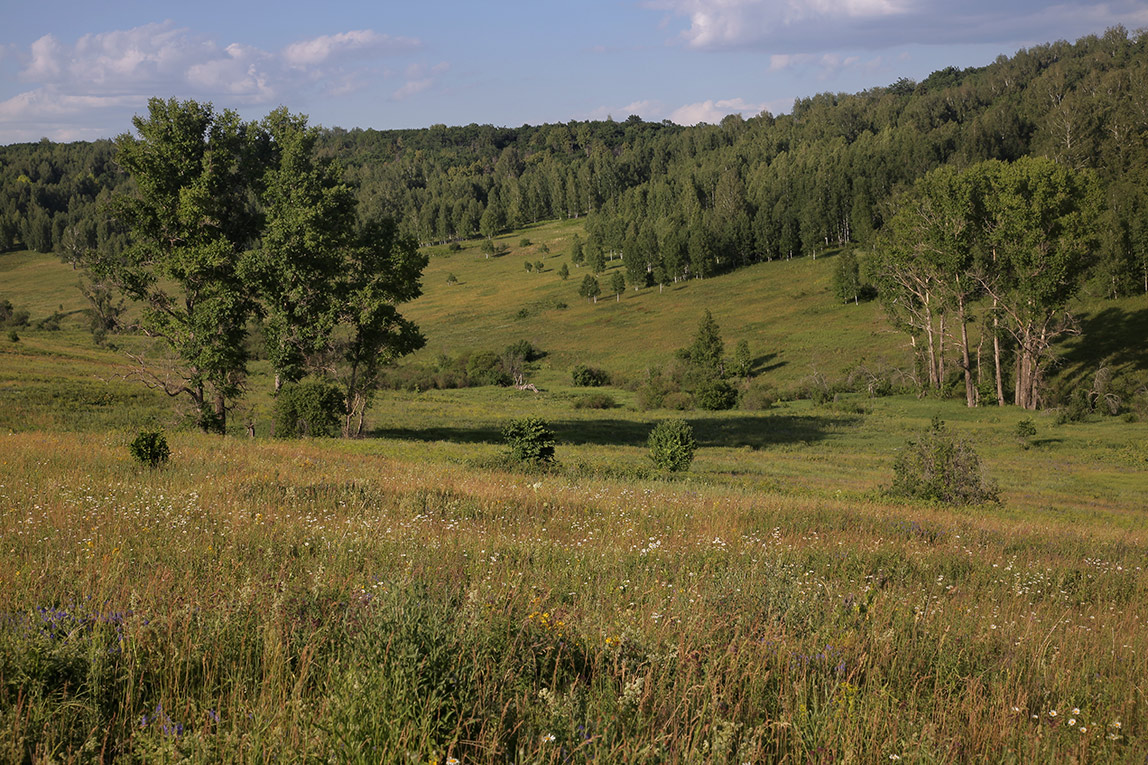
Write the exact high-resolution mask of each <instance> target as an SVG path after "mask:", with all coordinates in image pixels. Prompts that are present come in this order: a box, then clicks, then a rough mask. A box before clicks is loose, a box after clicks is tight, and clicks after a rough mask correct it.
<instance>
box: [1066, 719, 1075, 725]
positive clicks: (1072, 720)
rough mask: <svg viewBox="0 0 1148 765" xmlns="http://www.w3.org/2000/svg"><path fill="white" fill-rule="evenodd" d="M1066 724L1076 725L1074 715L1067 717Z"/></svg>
mask: <svg viewBox="0 0 1148 765" xmlns="http://www.w3.org/2000/svg"><path fill="white" fill-rule="evenodd" d="M1068 724H1069V725H1076V718H1075V717H1070V718H1068Z"/></svg>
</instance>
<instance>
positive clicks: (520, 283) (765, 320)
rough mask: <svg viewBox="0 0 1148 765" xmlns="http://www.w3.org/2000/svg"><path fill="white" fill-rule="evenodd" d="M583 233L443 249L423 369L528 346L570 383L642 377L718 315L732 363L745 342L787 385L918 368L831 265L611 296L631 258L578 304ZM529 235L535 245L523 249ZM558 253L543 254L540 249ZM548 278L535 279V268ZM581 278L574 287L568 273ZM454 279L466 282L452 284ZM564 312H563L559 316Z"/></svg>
mask: <svg viewBox="0 0 1148 765" xmlns="http://www.w3.org/2000/svg"><path fill="white" fill-rule="evenodd" d="M575 233H581V228H580V226H579V225H578V224H577V222H574V221H566V222H559V223H552V224H546V225H541V226H537V227H533V228H530V229H527V230H525V232H522V233H519V234H515V235H513V236H508V237H504V238H503V239H502V240H501V241H503V242H505V243H506V244H507V245H508V246H509V247H510V248H511V251H510V253H509V254H507V255H504V256H502V257H497V258H494V257H492V258H486V257H484V256H483V255H482V254H481V253H480V252H479V248H478V244H477V243H473V244H469V245H467V246H466V247H464V248H463V249H462V250H461V251H459V252H454V253H451V252H448V251H447V250H446V248H434V249H432V250H431V252H432V253H434V254H433V255H432V257H431V258H430V263H429V265H428V266H427V268H426V271H425V272H424V277H423V293H424V294H423V297H421V298H419V299H418V300H417V301H415V302H413V303H412V304H411V305H410V306H408V307H407V310H406V313H407V314H408V315H409V316H410V317H411V318H412V319H414V320H415V321H416V322H417V323H418V324H419V326H420V327H421V328H422V330H423V332H424V333H425V334H426V336H427V347H426V348H425V349H424V350H423V351H421V352H420V353H419V354H417V355H416V356H415V357H414V359H413V361H418V360H420V359H426V358H428V357H431V356H433V355H434V354H438V353H444V352H445V353H458V352H460V351H464V350H470V349H486V348H490V349H495V350H501V349H502V348H503V347H505V346H506V345H507V344H509V343H511V342H513V341H515V340H518V339H520V338H525V339H527V340H530V341H531V342H532V343H534V344H535V345H536V346H537V347H539V348H541V349H542V350H544V351H546V352H547V353H548V354H549V355H548V356H547V358H546V360H545V364H544V371H546V370H549V371H554V372H555V373H556V374H557V373H559V372H561V373H562V374H565V372H566V370H568V369H569V368H570V367H572V366H573V365H574V364H577V363H587V364H593V365H597V366H601V367H603V368H605V369H607V370H608V371H610V372H615V373H621V374H622V375H623V376H627V377H634V376H636V375H639V374H640V373H641V372H642V371H643V370H645V369H647V368H649V367H651V366H657V365H660V364H663V363H665V362H666V361H667V360H669V359H670V358H671V356H672V354H673V352H674V351H675V350H677V349H678V348H680V347H682V346H684V345H687V344H688V343H689V341H690V340H691V339H692V336H693V332H694V329H695V327H696V326H697V323H698V320H699V319H700V318H701V316H702V313H703V312H704V311H705V310H706V309H709V310H710V311H711V312H712V313H713V315H714V318H715V319H716V320H717V322H718V324H719V326H720V327H721V329H722V331H723V339H724V341H725V344H726V353H727V354H728V353H731V352H732V351H733V348H734V345H735V344H736V343H737V342H738V341H739V340H742V339H745V340H746V341H748V342H749V344H750V349H751V351H752V353H753V354H754V356H755V357H756V358H757V361H758V369H759V370H762V371H766V372H767V374H768V375H769V377H770V379H771V380H774V381H776V384H777V385H779V386H782V387H788V386H793V385H796V384H798V383H800V382H801V381H802V380H803V379H805V378H807V377H809V376H810V375H811V374H813V373H815V372H820V373H822V374H824V375H828V376H832V377H837V376H840V375H841V374H842V373H843V371H844V370H845V369H846V368H847V367H849V366H851V365H854V364H856V363H860V362H866V363H869V364H872V365H875V366H878V367H889V366H903V365H905V364H908V363H910V359H909V354H908V353H907V352H905V346H906V341H905V339H904V338H903V337H902V336H900V335H898V334H896V333H894V332H892V331H891V330H890V328H889V326H888V324H887V323H886V321H885V320H884V317H883V315H882V313H881V309H880V307H879V306H878V305H877V304H876V303H862V304H860V305H852V304H850V305H837V304H835V303H834V300H833V298H832V295H831V292H830V288H829V283H830V278H831V272H832V263H833V260H832V257H821V258H817V259H816V260H813V259H795V260H791V261H774V262H767V263H759V264H756V265H754V266H750V267H747V268H743V269H740V270H738V271H735V272H732V273H730V274H725V275H722V276H718V277H715V278H711V279H692V280H683V281H681V282H679V283H677V284H672V285H669V286H667V287H666V288H665V289H664V290H661V291H660V290H659V289H658V287H649V288H645V289H642V290H638V291H635V290H634V289H632V288H631V289H627V290H626V291H625V292H624V293H623V294H622V295H621V298H620V299H617V298H616V296H615V295H614V294H612V293H609V292H608V289H609V288H608V285H609V282H610V276H611V274H612V273H613V272H614V270H616V269H621V268H622V264H621V260H620V259H615V260H613V261H612V262H608V264H607V265H608V268H607V270H606V272H605V273H603V274H600V275H598V280H599V282H600V283H601V284H602V286H603V294H602V295H601V296H600V297H599V298H598V301H597V303H593V302H591V301H588V300H586V299H585V298H581V297H579V296H578V286H579V284H580V283H581V281H582V279H583V277H584V276H585V275H586V274H589V273H591V271H590V269H589V267H586V266H583V267H581V268H579V267H576V266H575V265H574V264H573V263H571V262H570V259H569V257H568V256H567V255H566V254H565V253H566V250H567V247H568V245H569V241H570V239H571V237H572V236H573V235H574V234H575ZM523 236H525V237H527V238H529V239H530V241H531V242H532V244H531V245H530V246H528V247H520V246H519V242H520V240H521V239H522V238H523ZM543 244H545V245H546V246H547V247H549V249H550V254H549V255H547V256H543V255H542V253H541V252H540V250H539V245H543ZM538 260H542V262H543V263H544V265H545V270H544V271H543V272H542V273H538V272H537V271H532V272H529V273H528V272H527V271H526V270H525V267H524V262H526V261H531V262H536V261H538ZM564 263H565V264H567V266H568V268H569V270H570V277H569V279H567V280H565V281H563V280H562V279H561V278H560V277H559V275H558V271H559V269H560V268H561V267H562V265H563V264H564ZM451 274H453V275H454V276H455V277H456V279H457V280H458V283H457V284H448V283H447V280H448V277H449V276H450V275H451ZM560 306H564V307H560Z"/></svg>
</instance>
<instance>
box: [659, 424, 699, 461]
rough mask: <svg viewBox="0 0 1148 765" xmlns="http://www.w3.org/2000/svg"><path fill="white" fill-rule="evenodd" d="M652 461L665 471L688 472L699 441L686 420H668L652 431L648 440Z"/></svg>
mask: <svg viewBox="0 0 1148 765" xmlns="http://www.w3.org/2000/svg"><path fill="white" fill-rule="evenodd" d="M647 444H649V447H650V459H651V460H652V461H653V463H654V464H655V465H657V466H658V467H659V468H661V469H663V470H669V471H670V472H671V473H676V472H678V471H681V470H688V469H689V467H690V463H691V462H693V460H694V450H696V449H697V446H698V444H697V441H695V440H694V429H693V428H691V427H690V425H689V423H687V422H686V421H685V420H666V421H665V422H660V423H658V425H657V426H656V427H655V428H654V429H653V430H651V431H650V437H649V439H648V440H647Z"/></svg>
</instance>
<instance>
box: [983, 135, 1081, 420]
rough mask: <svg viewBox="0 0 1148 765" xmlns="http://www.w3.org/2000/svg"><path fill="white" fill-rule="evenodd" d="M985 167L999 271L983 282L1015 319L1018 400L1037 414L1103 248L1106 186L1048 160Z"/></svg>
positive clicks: (989, 231) (990, 241)
mask: <svg viewBox="0 0 1148 765" xmlns="http://www.w3.org/2000/svg"><path fill="white" fill-rule="evenodd" d="M985 168H986V170H987V174H988V177H989V184H990V188H989V191H988V195H989V198H990V200H991V201H990V203H989V204H988V205H986V217H985V220H986V224H985V230H986V243H987V246H988V247H990V248H991V252H992V254H993V261H994V265H995V267H994V268H993V269H992V270H991V271H985V272H982V276H981V282H982V285H983V286H984V288H985V290H986V291H987V292H988V293H989V294H990V295H992V297H993V299H994V300H996V301H997V302H998V303H999V305H1000V307H1001V310H1002V311H1003V312H1004V313H1005V314H1007V316H1008V318H1009V322H1008V323H1009V330H1010V332H1011V333H1012V335H1013V338H1014V340H1015V341H1016V346H1017V358H1016V371H1015V374H1014V378H1013V379H1014V383H1015V397H1014V402H1015V403H1016V405H1017V406H1021V407H1024V408H1025V409H1035V408H1037V406H1038V405H1039V404H1040V387H1041V383H1042V378H1043V372H1044V368H1045V366H1046V362H1047V358H1048V355H1049V353H1050V351H1051V348H1052V343H1053V341H1054V340H1055V339H1056V338H1057V337H1058V336H1060V335H1062V334H1064V333H1066V332H1069V331H1071V330H1072V329H1073V328H1074V322H1073V321H1072V317H1071V315H1070V314H1069V312H1068V309H1067V305H1068V301H1069V300H1070V299H1071V298H1072V297H1073V296H1075V295H1076V293H1077V291H1078V290H1079V289H1080V286H1081V284H1082V283H1083V280H1084V276H1085V275H1086V273H1087V271H1088V268H1089V266H1090V265H1091V264H1092V261H1093V258H1094V254H1095V252H1096V249H1097V244H1098V233H1097V232H1098V221H1099V217H1100V207H1101V194H1100V189H1099V184H1098V183H1097V181H1096V177H1095V176H1094V175H1093V174H1092V173H1091V172H1089V171H1072V170H1070V169H1068V168H1065V167H1062V166H1060V165H1058V164H1056V163H1055V162H1053V161H1052V160H1050V159H1046V158H1044V157H1026V158H1022V159H1019V160H1017V161H1016V162H1015V163H1013V164H1011V165H1008V164H1003V163H999V162H990V163H985Z"/></svg>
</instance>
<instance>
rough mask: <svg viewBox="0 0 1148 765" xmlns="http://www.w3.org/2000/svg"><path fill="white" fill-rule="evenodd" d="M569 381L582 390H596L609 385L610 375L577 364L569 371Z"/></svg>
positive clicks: (601, 370)
mask: <svg viewBox="0 0 1148 765" xmlns="http://www.w3.org/2000/svg"><path fill="white" fill-rule="evenodd" d="M570 379H571V380H573V382H574V384H575V385H578V386H580V387H583V388H598V387H601V386H603V385H609V384H610V373H609V372H607V371H606V370H604V369H598V368H597V367H588V366H586V365H585V364H578V365H577V366H575V367H574V368H573V369H571V370H570Z"/></svg>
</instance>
